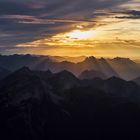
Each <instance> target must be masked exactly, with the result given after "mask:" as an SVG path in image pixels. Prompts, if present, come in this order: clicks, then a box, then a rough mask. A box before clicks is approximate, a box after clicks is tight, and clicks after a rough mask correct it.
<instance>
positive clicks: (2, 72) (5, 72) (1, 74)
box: [0, 67, 11, 80]
mask: <svg viewBox="0 0 140 140" xmlns="http://www.w3.org/2000/svg"><path fill="white" fill-rule="evenodd" d="M10 73H11V72H10V71H9V70H7V69H5V68H2V67H0V80H2V79H4V78H5V77H6V76H8V75H9V74H10Z"/></svg>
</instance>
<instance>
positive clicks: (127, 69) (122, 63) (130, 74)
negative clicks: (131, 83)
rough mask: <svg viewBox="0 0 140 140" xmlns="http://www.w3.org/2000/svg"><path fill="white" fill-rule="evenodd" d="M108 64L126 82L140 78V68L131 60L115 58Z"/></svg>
mask: <svg viewBox="0 0 140 140" xmlns="http://www.w3.org/2000/svg"><path fill="white" fill-rule="evenodd" d="M108 63H109V64H110V65H111V66H112V68H113V69H114V70H115V71H116V72H117V73H118V74H119V76H120V77H121V78H123V79H125V80H131V79H134V78H135V77H138V76H140V66H139V65H138V64H137V63H135V62H133V61H132V60H130V59H129V58H119V57H117V58H114V59H110V60H108Z"/></svg>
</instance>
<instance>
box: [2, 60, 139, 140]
mask: <svg viewBox="0 0 140 140" xmlns="http://www.w3.org/2000/svg"><path fill="white" fill-rule="evenodd" d="M92 59H93V58H92ZM101 61H103V62H102V63H104V60H101ZM91 63H92V61H91ZM105 63H106V62H105ZM99 68H100V67H99ZM93 78H94V77H93ZM83 79H84V80H79V79H78V78H77V77H76V76H74V75H73V74H72V73H70V72H68V71H66V70H63V71H61V72H58V73H52V72H51V71H37V70H30V69H29V68H28V67H22V68H21V69H19V70H17V71H15V72H13V73H11V74H10V75H8V76H7V77H6V78H4V79H3V80H1V81H0V113H1V115H0V132H1V137H2V136H4V138H5V139H9V138H14V139H23V140H25V139H37V140H38V139H49V140H54V139H68V140H71V139H79V140H81V139H103V138H108V139H112V138H114V136H115V138H116V139H127V138H134V137H135V136H139V129H140V128H139V126H140V86H139V85H138V84H136V83H134V82H127V81H125V80H122V79H120V78H117V77H111V78H109V79H106V80H102V79H101V78H94V79H90V80H88V79H85V78H83ZM131 136H132V137H131Z"/></svg>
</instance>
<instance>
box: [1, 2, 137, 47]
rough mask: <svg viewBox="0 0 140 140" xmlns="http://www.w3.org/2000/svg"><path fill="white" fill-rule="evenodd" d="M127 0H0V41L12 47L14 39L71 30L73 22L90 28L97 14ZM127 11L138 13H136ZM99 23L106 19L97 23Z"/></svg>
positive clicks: (102, 15)
mask: <svg viewBox="0 0 140 140" xmlns="http://www.w3.org/2000/svg"><path fill="white" fill-rule="evenodd" d="M130 1H131V0H70V1H68V0H47V1H45V0H39V1H38V0H24V1H20V0H0V36H1V42H0V45H2V46H6V47H15V45H16V44H18V43H25V42H31V41H34V40H36V39H39V38H44V37H48V36H53V35H56V34H58V33H61V32H67V31H70V30H73V29H74V28H75V25H76V24H77V23H81V24H82V23H85V22H86V23H87V24H86V25H84V28H90V27H91V26H95V25H96V22H98V18H102V17H105V16H108V15H109V14H110V13H109V11H112V10H113V9H115V8H116V7H119V6H120V5H121V4H124V3H129V2H130ZM99 11H100V12H99ZM101 11H102V12H101ZM129 12H130V11H129ZM129 14H131V15H133V16H138V14H139V13H138V11H131V13H129ZM117 18H119V17H117ZM103 24H106V23H98V25H103ZM4 34H5V35H4Z"/></svg>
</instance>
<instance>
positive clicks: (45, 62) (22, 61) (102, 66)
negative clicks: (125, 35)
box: [0, 54, 140, 80]
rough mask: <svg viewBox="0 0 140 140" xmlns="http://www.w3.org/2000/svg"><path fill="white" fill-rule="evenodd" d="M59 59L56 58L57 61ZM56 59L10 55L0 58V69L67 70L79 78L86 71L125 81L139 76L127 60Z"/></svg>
mask: <svg viewBox="0 0 140 140" xmlns="http://www.w3.org/2000/svg"><path fill="white" fill-rule="evenodd" d="M59 58H60V57H57V59H59ZM55 59H56V57H51V56H32V55H29V54H28V55H10V56H2V55H1V56H0V67H3V66H4V67H5V68H6V69H8V70H10V71H15V70H17V69H20V68H21V67H23V66H27V67H29V68H30V69H32V70H43V71H46V70H50V71H52V72H55V73H56V72H61V71H63V70H67V71H69V72H72V73H73V74H74V75H75V76H77V77H78V76H79V75H80V74H81V73H82V72H84V71H86V70H89V71H91V70H95V71H97V72H99V73H102V74H104V75H105V76H106V77H107V78H110V77H112V76H115V77H120V78H122V79H125V80H131V79H134V78H135V77H139V76H140V66H139V64H137V63H134V62H133V61H132V60H130V59H128V58H114V59H104V58H101V59H97V58H95V57H93V56H91V57H87V58H86V59H85V60H84V61H82V62H78V63H73V62H68V61H66V60H67V59H66V58H64V60H65V61H62V62H61V60H62V59H63V58H62V57H61V58H60V59H61V60H60V61H57V60H55Z"/></svg>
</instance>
